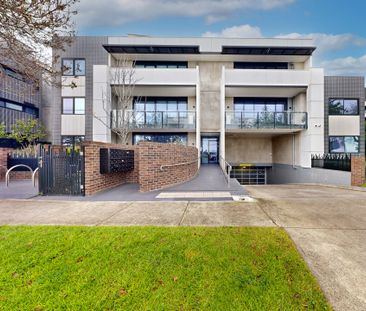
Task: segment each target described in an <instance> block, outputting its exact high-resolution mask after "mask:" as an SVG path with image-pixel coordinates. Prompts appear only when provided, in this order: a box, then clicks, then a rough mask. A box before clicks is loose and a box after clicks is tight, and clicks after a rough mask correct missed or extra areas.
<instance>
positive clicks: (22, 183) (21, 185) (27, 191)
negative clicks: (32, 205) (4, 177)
mask: <svg viewBox="0 0 366 311" xmlns="http://www.w3.org/2000/svg"><path fill="white" fill-rule="evenodd" d="M36 195H38V185H36V187H33V184H32V181H31V180H30V179H28V180H10V183H9V186H8V187H7V186H6V185H5V181H0V200H4V199H29V198H32V197H34V196H36Z"/></svg>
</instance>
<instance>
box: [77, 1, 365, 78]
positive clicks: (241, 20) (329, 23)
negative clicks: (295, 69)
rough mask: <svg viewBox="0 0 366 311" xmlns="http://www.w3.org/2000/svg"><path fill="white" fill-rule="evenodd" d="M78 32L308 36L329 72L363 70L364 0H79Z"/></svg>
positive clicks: (320, 63) (356, 72) (315, 61)
mask: <svg viewBox="0 0 366 311" xmlns="http://www.w3.org/2000/svg"><path fill="white" fill-rule="evenodd" d="M77 10H78V14H77V15H76V16H75V24H76V29H77V34H78V35H109V36H124V35H127V34H141V35H150V36H172V37H201V36H221V37H239V38H258V37H265V38H270V37H285V38H286V37H288V38H302V37H304V38H313V40H314V43H315V45H316V46H317V50H316V52H315V53H314V59H313V64H314V66H316V67H324V68H325V72H326V74H328V75H362V76H364V75H365V74H366V27H365V23H364V20H366V1H365V0H348V1H347V0H109V1H102V0H80V2H79V4H78V5H77Z"/></svg>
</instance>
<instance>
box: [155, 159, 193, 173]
mask: <svg viewBox="0 0 366 311" xmlns="http://www.w3.org/2000/svg"><path fill="white" fill-rule="evenodd" d="M199 160H200V157H198V158H197V159H196V160H193V161H189V162H180V163H176V164H165V165H161V166H160V170H161V171H163V170H164V168H165V167H174V166H181V165H188V164H192V163H195V162H198V161H199Z"/></svg>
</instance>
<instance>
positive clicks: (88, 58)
mask: <svg viewBox="0 0 366 311" xmlns="http://www.w3.org/2000/svg"><path fill="white" fill-rule="evenodd" d="M107 43H108V37H106V36H104V37H89V36H78V37H76V38H75V40H74V42H73V43H72V44H71V45H70V46H67V47H66V49H65V51H54V53H56V55H59V56H60V58H59V59H58V61H57V63H55V64H54V66H57V68H58V69H60V67H61V59H62V58H85V62H86V74H85V78H86V81H85V82H86V94H85V95H86V98H85V136H86V139H87V140H92V138H93V65H107V64H108V53H107V51H106V50H105V49H104V48H103V45H104V44H107ZM54 92H55V96H54V102H53V109H52V113H53V117H54V126H53V135H52V136H53V142H54V143H60V139H61V90H60V89H55V90H54Z"/></svg>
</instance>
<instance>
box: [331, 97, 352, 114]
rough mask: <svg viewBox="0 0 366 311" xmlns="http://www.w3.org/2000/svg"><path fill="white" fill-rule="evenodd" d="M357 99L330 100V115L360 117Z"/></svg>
mask: <svg viewBox="0 0 366 311" xmlns="http://www.w3.org/2000/svg"><path fill="white" fill-rule="evenodd" d="M358 114H359V109H358V100H357V99H340V98H331V99H329V115H358Z"/></svg>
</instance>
